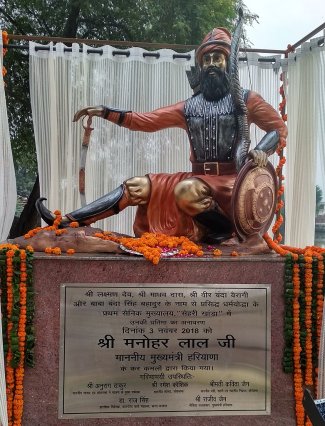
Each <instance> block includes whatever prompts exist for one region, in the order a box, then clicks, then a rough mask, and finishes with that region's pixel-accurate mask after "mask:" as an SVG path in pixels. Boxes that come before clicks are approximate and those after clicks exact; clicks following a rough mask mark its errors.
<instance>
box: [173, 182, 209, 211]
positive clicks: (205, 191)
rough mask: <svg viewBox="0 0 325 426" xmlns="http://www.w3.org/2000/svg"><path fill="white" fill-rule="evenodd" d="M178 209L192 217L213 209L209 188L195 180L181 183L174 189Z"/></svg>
mask: <svg viewBox="0 0 325 426" xmlns="http://www.w3.org/2000/svg"><path fill="white" fill-rule="evenodd" d="M174 194H175V200H176V203H177V205H178V207H179V208H180V209H181V210H183V211H184V212H185V213H187V214H188V215H190V216H195V215H197V214H199V213H202V212H203V211H205V210H207V209H209V208H211V205H212V197H211V191H210V188H209V186H208V185H207V184H206V183H205V182H203V181H201V180H199V179H195V178H190V179H185V180H183V181H182V182H179V183H178V184H177V185H176V186H175V189H174Z"/></svg>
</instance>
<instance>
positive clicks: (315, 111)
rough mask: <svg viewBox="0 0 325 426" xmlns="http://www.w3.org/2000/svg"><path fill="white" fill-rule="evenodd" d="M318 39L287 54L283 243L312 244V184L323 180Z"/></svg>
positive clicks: (323, 61)
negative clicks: (284, 222)
mask: <svg viewBox="0 0 325 426" xmlns="http://www.w3.org/2000/svg"><path fill="white" fill-rule="evenodd" d="M319 40H320V38H317V39H313V40H311V41H310V42H308V43H304V44H303V45H302V46H301V49H298V50H297V52H295V53H292V54H290V55H289V58H288V68H287V80H288V85H287V112H288V143H287V166H286V228H285V241H286V244H289V245H291V246H296V247H305V246H308V245H313V244H314V235H315V204H316V190H315V187H316V184H317V183H319V182H320V180H319V177H320V176H321V177H324V171H325V170H324V167H325V166H324V160H325V152H324V149H325V148H324V134H325V133H324V132H325V121H324V117H325V77H324V70H325V50H324V47H319V46H318V41H319Z"/></svg>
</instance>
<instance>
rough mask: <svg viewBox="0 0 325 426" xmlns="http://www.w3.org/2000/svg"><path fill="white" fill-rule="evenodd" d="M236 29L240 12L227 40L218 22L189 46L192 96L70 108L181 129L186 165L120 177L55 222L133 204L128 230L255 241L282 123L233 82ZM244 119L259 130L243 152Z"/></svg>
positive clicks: (127, 123)
mask: <svg viewBox="0 0 325 426" xmlns="http://www.w3.org/2000/svg"><path fill="white" fill-rule="evenodd" d="M241 27H242V16H240V18H239V23H238V25H237V28H236V30H235V33H234V35H233V38H232V37H231V34H230V33H229V31H228V30H227V29H225V28H214V29H213V30H212V31H210V32H209V33H208V34H207V35H206V36H205V37H204V39H203V41H202V44H201V45H200V46H199V47H198V49H197V51H196V64H197V66H196V69H195V72H194V77H193V75H192V76H191V75H189V77H190V78H189V80H190V83H191V85H192V87H193V89H194V94H193V96H192V97H191V98H189V99H186V100H185V101H180V102H178V103H176V104H174V105H170V106H165V107H163V108H159V109H157V110H154V111H151V112H147V113H137V112H131V111H121V110H116V109H113V108H110V107H107V106H90V107H86V108H83V109H81V110H80V111H78V112H77V113H76V114H75V117H74V121H78V120H80V119H84V118H89V117H90V118H91V117H93V116H97V117H101V118H102V119H103V120H108V121H110V122H111V123H114V124H116V125H119V126H123V127H126V128H128V129H130V130H133V131H134V130H135V131H142V132H155V131H158V130H162V129H166V128H170V127H178V128H182V129H183V130H184V131H186V132H187V135H188V140H189V144H190V151H191V154H190V161H191V164H192V171H191V172H179V173H174V174H166V173H159V174H151V173H149V174H147V175H146V176H136V177H132V178H130V179H127V180H125V181H124V182H123V183H122V184H121V185H120V186H119V187H118V188H116V189H115V190H113V191H112V192H110V193H109V194H106V195H103V197H101V198H99V199H98V200H96V201H93V202H92V203H90V204H88V205H86V206H84V207H81V208H79V209H77V210H75V211H72V212H70V213H67V214H66V215H65V216H64V217H63V220H62V223H61V226H66V225H68V224H69V222H71V221H78V222H79V224H80V225H81V226H86V225H90V224H92V223H94V222H96V221H97V220H99V219H103V218H107V217H109V216H112V215H115V214H118V213H119V212H120V211H122V210H123V209H125V208H126V207H128V206H137V213H136V217H135V221H134V233H135V236H140V235H141V234H143V233H144V232H154V233H163V234H166V235H173V236H180V235H184V236H187V237H189V238H191V239H192V240H193V241H203V242H204V241H206V242H215V243H221V242H223V241H225V240H228V239H230V238H231V237H233V235H234V233H236V234H237V236H238V237H239V239H240V240H250V239H253V240H254V239H255V238H256V235H258V236H260V234H261V233H262V232H264V230H265V227H266V225H269V222H270V218H272V217H271V216H272V212H273V211H274V210H272V209H273V206H274V203H275V196H274V194H275V190H274V188H273V189H272V185H273V187H274V185H275V184H274V182H273V181H274V176H273V175H272V172H271V171H268V168H270V167H269V166H267V164H270V163H268V156H269V155H271V154H273V153H274V152H275V150H276V148H277V146H278V143H279V141H281V139H282V140H283V139H285V138H286V135H287V129H286V126H285V124H284V122H283V121H282V119H281V117H280V116H279V114H278V113H277V112H276V111H275V110H274V109H273V107H272V106H271V105H269V104H268V103H267V102H266V101H265V100H264V99H263V98H262V97H261V96H260V95H259V94H257V93H255V92H253V91H250V90H244V89H242V88H241V86H240V84H239V79H238V64H237V61H238V50H239V41H240V36H241ZM189 74H190V73H189ZM251 123H255V124H256V125H257V126H258V127H259V128H260V129H262V130H263V131H265V132H266V134H265V136H264V137H263V138H262V140H261V141H260V142H259V143H258V144H257V146H256V147H255V148H254V149H251V150H250V149H249V148H250V141H249V126H250V124H251ZM247 163H249V164H250V166H247ZM266 166H267V167H266ZM245 168H246V169H245ZM243 169H245V170H246V172H245V173H244V176H242V177H241V179H239V180H240V182H242V181H243V180H244V184H243V185H244V189H243V185H241V184H239V185H238V184H237V183H238V175H240V174H242V172H243ZM247 173H248V178H247ZM245 176H246V180H245ZM260 176H264V178H262V180H261V178H260ZM236 182H237V183H236ZM234 191H235V192H236V196H235V198H237V199H238V198H239V199H240V200H239V204H238V203H237V202H236V200H234ZM43 200H44V198H42V199H39V200H38V202H37V209H38V211H39V213H40V214H41V216H42V218H43V219H44V221H45V222H47V223H48V224H52V223H53V221H54V219H55V216H54V215H53V213H52V212H50V211H49V210H48V209H46V207H45V206H44V205H43Z"/></svg>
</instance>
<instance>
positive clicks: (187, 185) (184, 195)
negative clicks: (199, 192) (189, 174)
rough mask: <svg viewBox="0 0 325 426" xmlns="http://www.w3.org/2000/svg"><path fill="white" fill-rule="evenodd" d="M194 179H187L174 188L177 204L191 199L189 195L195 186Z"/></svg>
mask: <svg viewBox="0 0 325 426" xmlns="http://www.w3.org/2000/svg"><path fill="white" fill-rule="evenodd" d="M193 181H194V179H185V180H182V181H181V182H178V184H177V185H176V186H175V188H174V195H175V199H176V202H178V201H180V200H182V199H185V200H187V199H188V197H189V193H190V191H191V189H192V187H193V185H194V182H193Z"/></svg>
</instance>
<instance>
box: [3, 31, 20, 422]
mask: <svg viewBox="0 0 325 426" xmlns="http://www.w3.org/2000/svg"><path fill="white" fill-rule="evenodd" d="M2 59H3V54H2V32H1V30H0V73H1V77H0V199H1V202H0V242H1V241H4V240H5V239H6V238H7V237H8V234H9V231H10V226H11V223H12V221H13V218H14V215H15V209H16V200H17V193H16V178H15V171H14V164H13V160H12V154H11V146H10V138H9V128H8V117H7V106H6V98H5V86H4V81H3V78H2V72H1V71H2V66H3V60H2ZM0 342H2V316H1V307H0ZM0 424H1V425H3V426H7V425H8V415H7V397H6V380H5V367H4V355H3V346H2V344H1V345H0Z"/></svg>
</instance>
